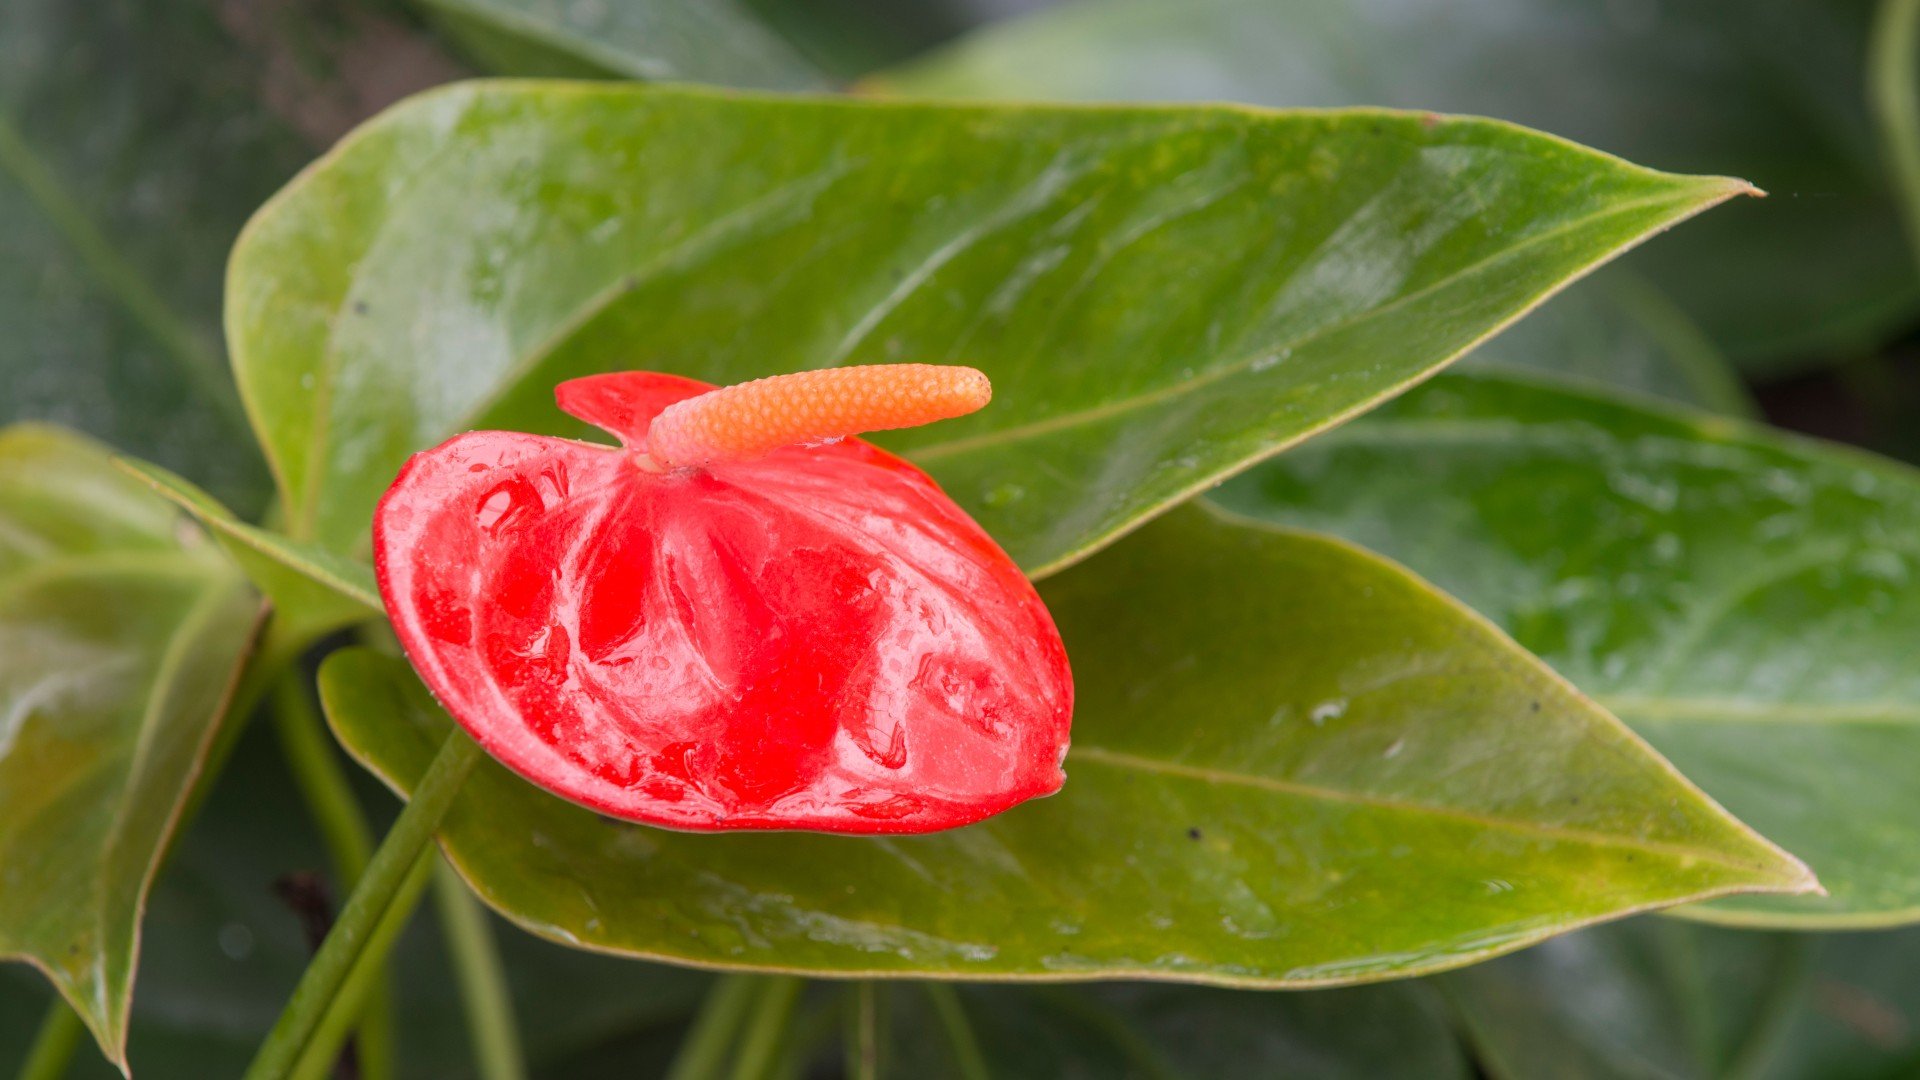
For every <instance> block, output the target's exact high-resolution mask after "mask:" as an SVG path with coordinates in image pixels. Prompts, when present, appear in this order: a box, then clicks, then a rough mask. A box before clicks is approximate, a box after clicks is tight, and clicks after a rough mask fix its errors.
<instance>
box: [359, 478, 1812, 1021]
mask: <svg viewBox="0 0 1920 1080" xmlns="http://www.w3.org/2000/svg"><path fill="white" fill-rule="evenodd" d="M1043 591H1044V592H1045V594H1046V598H1047V601H1048V603H1049V605H1050V606H1051V607H1052V609H1053V612H1054V615H1055V617H1056V618H1057V619H1058V620H1059V622H1060V626H1061V630H1062V632H1063V634H1064V635H1065V638H1066V642H1067V648H1068V652H1069V654H1070V655H1071V656H1072V658H1073V662H1074V665H1075V671H1076V677H1077V679H1078V685H1079V688H1080V703H1079V706H1078V710H1077V715H1076V718H1075V727H1074V742H1073V749H1072V751H1071V752H1070V754H1069V756H1068V759H1067V774H1068V780H1067V785H1066V788H1065V790H1064V791H1063V792H1062V793H1061V794H1059V795H1056V796H1053V797H1051V798H1047V799H1041V800H1036V801H1034V802H1030V803H1027V804H1025V805H1022V806H1019V807H1016V808H1014V809H1013V810H1011V811H1008V812H1007V813H1004V814H1002V815H1000V816H998V817H996V818H993V819H991V820H989V821H987V822H984V823H981V824H979V825H975V826H970V827H968V828H964V829H957V830H952V831H948V832H945V833H938V834H933V835H929V836H920V837H902V838H896V839H864V838H852V837H834V836H821V835H810V834H802V833H788V834H772V835H767V834H734V835H718V836H712V835H708V836H702V835H696V834H687V833H675V832H668V831H662V830H657V829H651V828H647V827H644V826H639V825H632V824H626V823H622V822H617V821H613V820H611V819H606V818H603V817H601V816H599V815H597V814H594V813H593V812H591V811H589V810H586V809H583V808H581V807H578V806H575V805H574V804H571V803H568V802H565V801H562V800H561V799H559V798H557V797H554V796H552V795H548V794H546V793H544V792H542V791H540V790H538V789H536V788H534V787H532V786H531V785H529V784H527V783H525V782H524V781H522V780H520V779H518V778H517V777H515V776H513V775H512V774H511V773H508V772H507V771H506V770H505V769H504V768H502V767H500V766H499V765H497V764H495V763H494V762H492V761H491V760H488V761H484V762H482V764H481V766H480V768H479V769H477V770H476V772H475V773H474V775H473V777H472V778H471V779H469V780H468V782H467V788H466V791H465V792H464V794H463V795H462V798H461V801H460V802H459V803H458V804H456V806H455V808H454V811H453V815H452V817H451V818H450V819H449V824H448V826H447V827H446V829H445V831H444V832H443V833H442V840H443V843H444V844H445V845H446V847H447V850H448V852H449V855H450V857H451V858H452V859H453V861H454V864H455V865H456V867H458V868H459V869H460V870H461V872H462V873H463V874H464V875H466V876H467V878H468V879H469V881H471V882H472V883H473V884H474V885H475V887H476V889H477V890H478V892H479V893H480V895H481V896H482V897H483V898H484V899H485V900H487V902H488V903H490V904H492V905H493V906H494V907H496V908H497V909H498V910H500V911H501V912H502V913H504V914H506V915H507V916H508V917H509V918H512V919H513V920H515V921H516V922H519V923H520V924H521V925H523V926H525V927H527V928H528V929H531V930H533V931H534V932H536V933H540V934H544V935H546V936H549V937H553V938H555V939H558V940H562V941H566V942H569V943H572V944H576V945H579V946H581V947H585V948H592V949H604V950H610V951H619V952H627V953H632V954H636V955H644V956H651V957H656V958H663V959H669V960H675V961H680V962H685V963H691V964H698V965H712V966H722V967H746V968H761V969H779V970H790V971H799V972H807V973H817V974H839V975H852V974H876V975H936V976H949V977H959V978H1030V979H1036V978H1037V979H1068V978H1091V977H1107V978H1117V977H1129V976H1131V977H1148V978H1159V979H1174V980H1189V981H1200V982H1218V983H1227V984H1241V985H1250V986H1306V985H1316V984H1327V983H1344V982H1353V981H1363V980H1370V979H1380V978H1388V977H1392V976H1397V975H1406V974H1412V973H1416V972H1421V971H1429V970H1435V969H1439V968H1445V967H1452V966H1457V965H1459V964H1463V963H1468V962H1471V961H1473V960H1477V959H1482V958H1484V957H1486V956H1489V955H1493V954H1495V953H1498V952H1501V951H1505V950H1508V949H1512V948H1516V947H1519V946H1521V945H1523V944H1526V943H1528V942H1530V941H1534V940H1538V939H1539V938H1541V937H1544V936H1548V935H1551V934H1553V933H1556V932H1559V931H1561V930H1565V929H1567V928H1570V927H1572V926H1576V925H1579V924H1582V923H1585V922H1589V921H1593V920H1598V919H1604V918H1607V917H1610V916H1615V915H1620V914H1624V913H1626V912H1629V911H1633V910H1638V909H1642V908H1645V907H1651V906H1659V905H1663V904H1669V903H1674V902H1678V901H1681V900H1686V899H1691V898H1696V897H1699V896H1703V895H1712V894H1718V893H1722V892H1726V891H1731V890H1742V889H1754V888H1760V889H1795V888H1804V887H1806V886H1807V884H1808V879H1807V878H1806V877H1805V876H1804V871H1803V870H1802V869H1801V868H1800V867H1799V866H1798V865H1797V864H1796V863H1794V862H1793V861H1792V860H1791V859H1788V858H1787V857H1785V856H1783V855H1782V854H1781V853H1779V852H1778V851H1777V850H1776V849H1774V848H1773V847H1772V846H1770V845H1769V844H1767V843H1766V842H1765V841H1763V840H1761V839H1760V838H1759V837H1757V836H1755V835H1753V834H1752V833H1751V832H1749V831H1748V830H1747V829H1745V827H1744V826H1741V825H1740V824H1739V823H1738V822H1735V821H1733V820H1732V819H1731V818H1728V817H1727V816H1725V815H1724V814H1723V813H1722V812H1721V811H1719V810H1718V809H1717V808H1716V807H1714V806H1713V805H1711V804H1710V803H1709V802H1707V801H1706V800H1705V799H1704V798H1702V797H1701V796H1700V795H1699V794H1698V793H1697V792H1696V791H1695V790H1694V789H1693V788H1692V787H1690V786H1689V785H1688V784H1687V783H1686V782H1685V781H1683V780H1682V779H1680V778H1679V777H1678V776H1677V775H1676V774H1674V773H1673V772H1672V771H1671V769H1670V768H1669V767H1668V766H1667V765H1666V763H1665V762H1663V761H1661V760H1660V759H1658V758H1657V757H1655V756H1653V755H1652V754H1650V753H1649V752H1648V751H1647V750H1646V749H1645V747H1644V745H1643V744H1641V743H1640V742H1639V741H1638V740H1636V739H1635V738H1634V737H1633V736H1632V735H1631V734H1629V733H1628V732H1627V731H1626V729H1625V728H1623V727H1621V726H1620V725H1619V724H1618V722H1617V721H1615V720H1613V719H1612V718H1611V717H1609V716H1607V715H1606V714H1604V713H1602V712H1600V711H1598V710H1596V709H1594V708H1593V707H1592V706H1590V705H1589V704H1587V703H1586V702H1585V701H1584V699H1581V698H1580V697H1578V696H1577V695H1576V694H1575V693H1574V692H1573V691H1572V690H1571V689H1570V688H1569V687H1567V686H1566V685H1565V684H1564V683H1561V682H1560V681H1558V680H1557V679H1556V678H1554V677H1553V676H1552V675H1551V674H1550V673H1549V672H1547V671H1546V670H1545V669H1544V668H1543V667H1542V666H1541V665H1539V664H1538V663H1537V662H1535V661H1534V660H1532V659H1531V658H1530V657H1528V656H1527V655H1526V654H1525V653H1523V652H1521V651H1520V650H1518V649H1517V648H1515V647H1514V646H1513V645H1512V644H1511V643H1510V642H1508V641H1507V640H1506V639H1504V638H1503V637H1501V636H1500V635H1498V634H1497V633H1496V632H1494V631H1493V630H1492V629H1491V628H1490V627H1488V626H1486V625H1485V624H1484V623H1482V622H1480V621H1479V620H1478V619H1476V618H1475V617H1474V616H1472V615H1471V614H1470V613H1468V612H1466V611H1465V610H1464V609H1462V608H1459V607H1458V606H1456V605H1455V604H1453V603H1452V602H1451V601H1449V600H1447V599H1446V598H1445V597H1443V596H1441V595H1439V594H1437V593H1435V592H1433V591H1432V590H1431V589H1430V588H1429V587H1428V586H1426V585H1425V584H1424V583H1422V582H1420V581H1419V580H1418V579H1415V578H1413V577H1411V576H1410V575H1407V574H1406V573H1404V572H1403V571H1401V570H1400V569H1398V568H1397V567H1394V566H1392V565H1391V564H1388V563H1385V562H1383V561H1381V560H1378V559H1376V558H1375V557H1373V556H1370V555H1368V554H1366V553H1364V552H1360V551H1358V550H1356V549H1353V548H1350V547H1348V546H1346V545H1344V544H1341V543H1339V542H1337V541H1331V540H1328V539H1325V538H1320V537H1314V536H1310V535H1305V534H1295V533H1285V532H1278V531H1275V530H1272V529H1270V528H1267V527H1261V526H1253V527H1248V526H1238V525H1232V524H1227V523H1223V522H1221V521H1219V520H1217V519H1215V518H1213V517H1211V516H1209V515H1206V514H1203V513H1201V512H1199V511H1182V512H1181V513H1179V514H1176V515H1173V516H1171V517H1169V518H1168V519H1166V520H1165V521H1163V522H1160V523H1157V524H1155V525H1153V526H1151V527H1149V528H1148V529H1146V530H1143V531H1142V532H1141V533H1140V534H1138V535H1137V536H1135V537H1132V538H1130V539H1129V540H1128V541H1127V542H1125V543H1123V544H1120V545H1118V546H1116V547H1115V548H1114V549H1113V550H1111V551H1109V552H1107V553H1105V554H1104V555H1103V556H1102V557H1100V558H1099V559H1096V560H1094V561H1092V562H1089V563H1088V564H1086V565H1085V566H1083V567H1080V568H1077V569H1076V570H1074V571H1073V572H1071V573H1069V574H1066V575H1063V576H1062V577H1061V578H1059V579H1058V580H1057V581H1055V582H1051V583H1049V586H1048V588H1046V589H1045V590H1043ZM321 688H322V697H323V699H324V701H325V703H326V706H327V711H328V716H329V719H330V721H331V722H332V724H333V725H334V730H335V732H336V734H337V735H338V736H339V737H340V739H341V740H342V742H343V743H344V744H345V745H346V746H347V748H348V749H349V751H350V752H352V753H353V754H354V755H355V756H356V757H358V758H360V760H361V761H362V762H363V763H365V764H367V765H368V766H369V767H370V768H372V769H373V770H374V771H375V772H377V773H378V774H379V775H381V776H382V778H383V779H385V780H387V782H389V783H390V784H392V785H394V786H395V787H396V788H398V789H401V790H405V789H406V788H407V786H408V785H409V784H410V783H412V782H413V780H414V779H415V778H416V777H417V776H418V774H419V773H420V771H421V770H422V769H424V767H425V765H426V763H427V760H428V759H429V758H430V757H431V755H432V754H433V752H434V750H435V748H436V747H437V746H438V745H439V743H440V742H441V741H442V739H443V738H444V737H445V734H446V732H447V730H448V721H447V719H446V716H445V714H444V713H442V712H441V711H440V710H439V708H438V707H437V706H436V705H435V704H434V703H433V701H432V699H431V698H430V697H429V696H428V695H427V694H426V692H425V690H424V688H422V687H421V686H420V684H419V682H418V680H417V679H416V678H415V677H414V675H413V674H412V672H411V671H410V670H409V669H408V668H407V667H406V665H405V663H404V662H403V661H400V660H397V659H391V658H387V657H383V656H379V655H377V654H375V653H372V652H370V651H366V650H349V651H346V652H342V653H338V654H335V655H334V656H333V657H330V658H329V659H328V661H327V663H326V665H325V666H324V667H323V668H322V670H321ZM1008 911H1021V912H1035V913H1038V914H1036V915H1035V917H1032V918H1024V917H1023V918H1020V919H1009V918H1008V917H1007V915H1006V913H1007V912H1008Z"/></svg>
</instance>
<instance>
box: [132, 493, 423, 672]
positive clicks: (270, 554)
mask: <svg viewBox="0 0 1920 1080" xmlns="http://www.w3.org/2000/svg"><path fill="white" fill-rule="evenodd" d="M116 464H117V465H119V466H120V468H121V469H123V470H125V471H126V472H128V473H131V474H132V475H133V476H134V478H135V479H138V480H140V481H141V482H142V483H144V484H146V485H147V487H149V488H151V489H152V490H153V491H154V493H155V494H158V495H160V496H162V497H164V498H166V499H168V500H171V501H172V502H173V504H174V505H175V506H177V507H179V508H180V509H182V510H184V511H186V512H187V513H189V514H191V515H193V517H194V519H195V520H196V521H198V522H199V523H200V524H201V525H204V526H206V528H207V529H208V530H209V531H211V532H212V533H213V535H214V536H215V537H217V538H218V539H219V540H220V543H221V545H222V546H223V547H225V548H226V549H227V554H228V555H230V556H232V557H233V560H234V561H235V562H236V563H238V564H240V567H241V569H243V570H245V571H246V573H247V576H248V577H249V578H251V579H252V580H253V584H254V586H255V587H256V588H258V589H259V590H260V591H261V592H263V593H265V594H266V595H267V598H268V599H269V600H271V601H272V602H273V606H274V610H275V612H276V613H277V614H278V615H280V616H281V617H283V618H285V619H287V620H289V621H290V622H291V623H292V624H293V626H294V629H292V630H290V631H288V634H289V635H290V636H291V637H292V639H293V640H295V641H311V640H313V639H315V638H317V637H319V636H320V635H322V634H325V633H327V632H329V631H332V630H337V629H339V628H340V627H343V626H348V625H351V624H353V623H356V622H360V621H362V620H365V619H368V618H380V617H384V616H385V613H386V608H385V606H384V605H383V604H382V603H381V602H380V589H379V586H378V585H377V584H375V582H374V577H373V568H372V567H370V566H368V565H366V564H365V563H363V562H357V561H355V560H353V559H350V558H348V557H346V556H344V555H337V554H335V553H333V552H331V551H328V550H326V549H325V548H322V547H319V546H317V545H315V544H310V543H302V542H300V541H297V540H290V539H288V538H287V537H285V536H283V535H281V534H279V533H277V532H274V531H272V530H270V529H262V528H259V527H258V526H254V525H249V524H247V523H246V522H244V521H241V520H240V519H239V518H236V517H234V516H233V511H231V510H228V509H227V508H226V507H224V506H221V505H220V503H219V502H217V501H216V500H215V499H214V498H213V497H212V496H211V495H208V494H207V493H206V492H204V491H201V490H200V489H199V488H197V487H194V486H193V485H192V484H190V483H188V482H187V481H186V480H183V479H181V478H180V477H178V476H175V475H174V474H172V473H170V472H168V471H167V470H165V469H162V468H160V467H159V466H157V465H150V464H148V463H146V462H144V461H133V460H129V459H126V458H122V459H119V460H118V461H117V462H116Z"/></svg>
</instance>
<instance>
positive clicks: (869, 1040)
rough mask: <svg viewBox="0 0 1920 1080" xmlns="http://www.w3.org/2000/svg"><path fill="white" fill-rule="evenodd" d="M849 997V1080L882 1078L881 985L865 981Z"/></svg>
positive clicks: (859, 983) (854, 985) (847, 1039)
mask: <svg viewBox="0 0 1920 1080" xmlns="http://www.w3.org/2000/svg"><path fill="white" fill-rule="evenodd" d="M847 997H848V999H849V1000H848V1002H847V1035H846V1046H847V1080H880V1023H881V1020H880V988H879V987H877V986H875V985H874V983H873V981H872V980H870V979H869V980H862V981H860V982H857V983H854V984H853V985H852V986H851V987H848V989H847Z"/></svg>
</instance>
